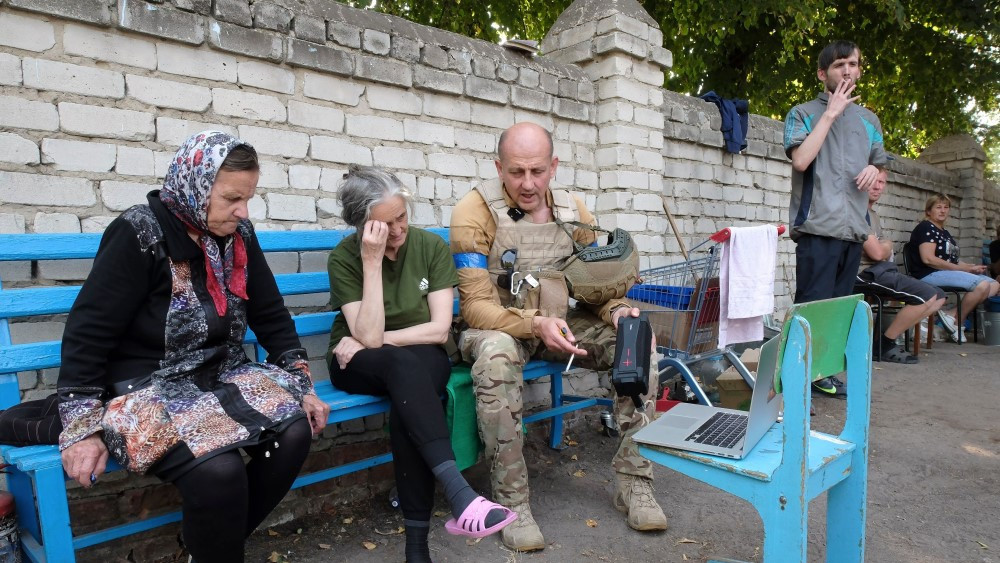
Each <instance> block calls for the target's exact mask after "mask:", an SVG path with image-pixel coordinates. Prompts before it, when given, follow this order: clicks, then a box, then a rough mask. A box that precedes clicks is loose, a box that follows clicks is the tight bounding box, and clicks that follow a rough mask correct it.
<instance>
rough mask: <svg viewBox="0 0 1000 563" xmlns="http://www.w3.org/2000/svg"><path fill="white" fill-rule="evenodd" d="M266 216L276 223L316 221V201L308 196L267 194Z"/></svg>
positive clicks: (265, 197)
mask: <svg viewBox="0 0 1000 563" xmlns="http://www.w3.org/2000/svg"><path fill="white" fill-rule="evenodd" d="M264 199H265V200H267V216H268V218H269V219H272V220H276V221H308V222H315V221H316V201H315V200H314V199H313V198H312V197H309V196H301V195H286V194H276V193H269V194H267V195H265V196H264Z"/></svg>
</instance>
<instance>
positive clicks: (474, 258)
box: [453, 252, 486, 270]
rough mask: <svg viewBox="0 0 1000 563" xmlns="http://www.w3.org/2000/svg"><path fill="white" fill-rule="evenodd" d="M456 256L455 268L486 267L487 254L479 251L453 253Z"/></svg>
mask: <svg viewBox="0 0 1000 563" xmlns="http://www.w3.org/2000/svg"><path fill="white" fill-rule="evenodd" d="M453 256H454V258H455V268H457V269H459V270H461V269H462V268H481V269H483V270H485V269H486V255H485V254H479V253H478V252H462V253H461V254H455V255H453Z"/></svg>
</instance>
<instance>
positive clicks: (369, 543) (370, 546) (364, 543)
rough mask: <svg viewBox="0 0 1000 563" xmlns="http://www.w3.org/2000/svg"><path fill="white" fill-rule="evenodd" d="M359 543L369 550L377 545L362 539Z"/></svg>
mask: <svg viewBox="0 0 1000 563" xmlns="http://www.w3.org/2000/svg"><path fill="white" fill-rule="evenodd" d="M361 545H363V546H365V549H367V550H368V551H371V550H373V549H375V548H376V547H378V546H377V545H375V544H373V543H372V542H370V541H363V542H361Z"/></svg>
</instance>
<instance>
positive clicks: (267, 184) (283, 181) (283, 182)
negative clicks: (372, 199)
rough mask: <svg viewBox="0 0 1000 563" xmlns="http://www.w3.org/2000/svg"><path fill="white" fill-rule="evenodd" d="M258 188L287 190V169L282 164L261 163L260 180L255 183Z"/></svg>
mask: <svg viewBox="0 0 1000 563" xmlns="http://www.w3.org/2000/svg"><path fill="white" fill-rule="evenodd" d="M257 187H258V188H279V189H280V188H287V187H288V169H287V168H285V165H284V164H279V163H277V162H267V161H261V163H260V179H259V180H258V182H257Z"/></svg>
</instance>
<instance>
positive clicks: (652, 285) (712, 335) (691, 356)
mask: <svg viewBox="0 0 1000 563" xmlns="http://www.w3.org/2000/svg"><path fill="white" fill-rule="evenodd" d="M784 231H785V227H784V226H783V225H780V226H778V234H779V235H780V234H782V233H783V232H784ZM730 235H731V232H730V230H729V229H723V230H721V231H719V232H717V233H715V234H713V235H712V236H710V237H709V238H708V239H706V240H704V241H702V242H700V243H698V244H697V245H695V246H694V247H692V248H691V250H690V251H689V252H688V253H687V254H686V257H687V259H686V260H684V261H683V262H679V263H676V264H670V265H669V266H662V267H659V268H653V269H650V270H644V271H642V272H640V273H639V277H640V283H638V284H637V285H635V286H633V287H632V288H631V289H630V290H629V291H628V293H627V294H626V298H628V299H629V301H630V302H631V304H632V305H633V306H634V307H637V308H639V309H640V310H642V311H643V315H644V316H645V317H646V318H647V319H648V320H649V325H650V328H652V329H653V334H654V335H655V336H656V345H657V351H658V352H660V353H661V354H663V358H662V359H661V360H660V362H659V365H658V366H657V368H658V371H659V374H660V375H662V374H664V373H666V372H667V370H669V369H671V368H672V369H674V370H676V371H677V372H678V373H679V374H680V375H681V377H683V379H684V381H685V383H687V386H688V389H689V390H690V391H691V392H692V393H693V394H694V396H695V398H696V399H697V400H698V402H699V403H701V404H703V405H711V404H712V403H711V401H710V400H709V398H708V395H707V394H706V393H705V391H704V390H703V389H702V387H701V385H700V384H699V383H698V381H697V379H696V378H695V376H694V373H693V372H692V371H691V368H690V366H691V365H694V364H696V363H698V362H700V361H703V360H707V359H710V358H717V357H719V356H722V357H725V359H726V360H728V361H729V362H730V364H731V365H732V366H733V367H734V368H735V369H736V371H737V372H738V373H739V374H740V376H741V377H742V378H743V380H744V381H746V382H747V385H749V386H750V387H753V385H754V377H753V375H752V374H751V373H750V372H749V370H747V368H746V366H744V365H743V362H741V361H740V359H739V358H738V357H737V356H736V354H735V353H734V352H733V351H732V349H731V348H730V347H729V346H726V347H724V348H721V349H720V348H719V345H718V343H719V255H720V254H721V248H720V244H721V243H723V242H725V241H727V240H729V237H730Z"/></svg>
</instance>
